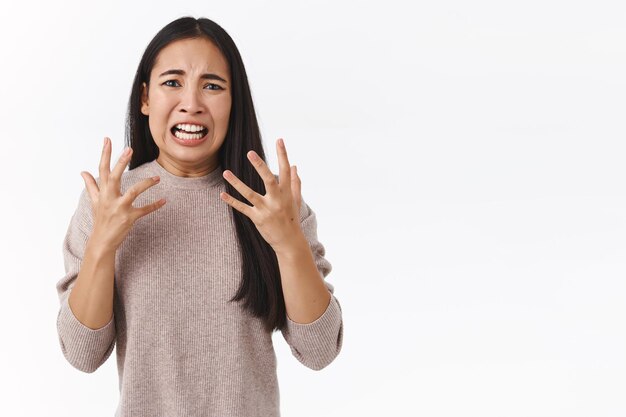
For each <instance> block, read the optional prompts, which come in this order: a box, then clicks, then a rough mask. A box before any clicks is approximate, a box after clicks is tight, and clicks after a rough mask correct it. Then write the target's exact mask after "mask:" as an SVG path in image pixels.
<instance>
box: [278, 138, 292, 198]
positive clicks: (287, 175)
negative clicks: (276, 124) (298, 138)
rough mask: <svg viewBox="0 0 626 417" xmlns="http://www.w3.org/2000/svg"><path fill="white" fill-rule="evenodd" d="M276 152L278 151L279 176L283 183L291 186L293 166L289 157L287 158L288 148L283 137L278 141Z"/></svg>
mask: <svg viewBox="0 0 626 417" xmlns="http://www.w3.org/2000/svg"><path fill="white" fill-rule="evenodd" d="M276 152H277V153H278V169H279V171H278V178H279V182H280V184H281V185H286V186H287V187H291V168H290V165H289V158H287V148H286V147H285V142H284V141H283V139H282V138H279V139H278V140H277V141H276Z"/></svg>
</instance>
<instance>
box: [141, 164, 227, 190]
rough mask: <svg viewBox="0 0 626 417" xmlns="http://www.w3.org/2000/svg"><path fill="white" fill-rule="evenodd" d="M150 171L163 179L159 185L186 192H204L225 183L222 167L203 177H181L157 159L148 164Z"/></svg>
mask: <svg viewBox="0 0 626 417" xmlns="http://www.w3.org/2000/svg"><path fill="white" fill-rule="evenodd" d="M147 167H148V170H149V171H150V172H151V173H152V174H154V175H158V176H159V177H160V178H161V181H160V182H159V184H162V185H165V186H170V187H174V188H181V189H185V190H204V189H207V188H211V187H214V186H216V185H218V184H219V183H221V182H222V181H223V176H222V173H223V172H224V170H223V169H222V166H221V165H218V167H217V168H216V169H214V170H213V171H211V172H209V173H208V174H206V175H203V176H201V177H179V176H178V175H174V174H172V173H171V172H169V171H168V170H166V169H165V168H164V167H163V166H161V164H159V163H158V162H157V160H156V159H154V160H153V161H150V162H148V163H147Z"/></svg>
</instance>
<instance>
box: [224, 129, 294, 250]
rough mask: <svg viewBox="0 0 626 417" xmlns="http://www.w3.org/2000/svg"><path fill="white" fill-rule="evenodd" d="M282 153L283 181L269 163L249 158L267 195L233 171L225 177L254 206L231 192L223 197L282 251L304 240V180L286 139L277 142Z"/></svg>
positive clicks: (249, 155)
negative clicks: (290, 161)
mask: <svg viewBox="0 0 626 417" xmlns="http://www.w3.org/2000/svg"><path fill="white" fill-rule="evenodd" d="M276 152H277V154H278V166H279V175H278V178H279V181H278V182H277V181H276V177H275V176H274V174H273V173H272V171H271V170H270V169H269V167H268V166H267V164H266V163H265V162H264V161H263V160H262V159H261V158H260V157H259V155H258V154H257V153H256V152H254V151H250V152H248V154H247V156H248V159H249V160H250V162H251V163H252V165H253V166H254V168H255V169H256V171H257V172H258V173H259V175H260V176H261V179H262V180H263V183H264V184H265V191H266V194H265V195H260V194H259V193H257V192H256V191H254V190H252V189H251V188H250V187H248V186H247V185H246V184H244V183H243V182H242V181H241V180H240V179H239V178H237V177H236V176H235V174H233V173H232V172H231V171H230V170H224V173H223V176H224V178H225V179H226V181H228V182H229V183H230V184H231V185H232V186H233V187H234V188H235V189H236V190H237V191H239V193H241V195H242V196H244V197H245V198H246V199H247V200H248V201H249V202H250V203H251V204H252V206H249V205H248V204H245V203H243V202H241V201H239V200H237V199H236V198H234V197H233V196H231V195H230V194H228V193H225V192H223V193H221V194H220V197H221V198H222V200H224V201H225V202H226V203H228V204H229V205H230V206H232V207H233V208H234V209H235V210H237V211H239V212H241V213H243V214H245V215H246V216H247V217H248V218H250V220H252V222H254V224H255V226H256V228H257V229H258V231H259V233H260V234H261V236H263V239H265V240H266V241H267V243H269V244H270V246H271V247H272V248H273V249H274V251H276V252H278V251H280V250H282V249H284V248H287V247H289V246H290V245H291V244H292V243H293V242H294V241H295V239H299V238H301V237H302V229H301V228H300V207H301V205H302V196H301V194H300V190H301V181H300V177H299V176H298V173H297V171H296V168H295V166H293V167H291V166H290V165H289V160H288V159H287V149H286V148H285V144H284V142H283V140H282V139H278V140H277V141H276Z"/></svg>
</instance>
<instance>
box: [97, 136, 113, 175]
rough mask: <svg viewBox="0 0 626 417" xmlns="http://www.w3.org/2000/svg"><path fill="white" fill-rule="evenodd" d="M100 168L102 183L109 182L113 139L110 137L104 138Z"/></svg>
mask: <svg viewBox="0 0 626 417" xmlns="http://www.w3.org/2000/svg"><path fill="white" fill-rule="evenodd" d="M98 170H99V171H100V184H107V183H108V182H109V172H110V170H111V139H109V138H108V137H105V138H104V146H103V147H102V155H101V156H100V165H99V168H98Z"/></svg>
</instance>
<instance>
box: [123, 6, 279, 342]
mask: <svg viewBox="0 0 626 417" xmlns="http://www.w3.org/2000/svg"><path fill="white" fill-rule="evenodd" d="M191 38H206V39H208V40H210V41H212V42H213V43H214V44H215V45H216V46H217V47H218V48H219V49H220V51H221V52H222V54H223V55H224V57H225V58H226V61H227V62H228V66H229V68H230V79H231V80H232V86H231V95H232V107H231V111H230V119H229V122H228V132H227V133H226V138H225V139H224V143H223V144H222V146H221V148H220V150H219V152H218V159H219V163H220V165H221V167H222V168H223V169H224V170H226V169H229V170H231V171H232V172H233V173H234V174H235V175H236V176H237V177H238V178H239V179H241V180H242V181H243V182H244V183H245V184H247V185H248V186H249V187H250V188H252V189H253V190H255V191H256V192H257V193H259V194H261V195H264V194H265V185H264V184H263V180H262V179H261V177H260V176H259V174H258V173H257V172H256V170H255V169H254V168H253V167H252V165H251V164H250V162H249V161H248V160H247V158H246V153H247V152H248V151H249V150H254V151H255V152H256V153H257V154H259V156H260V157H261V158H262V159H263V160H264V161H265V152H264V151H263V144H262V142H261V132H260V130H259V125H258V122H257V118H256V113H255V110H254V104H253V103H252V95H251V93H250V86H249V85H248V76H247V75H246V70H245V68H244V65H243V61H242V59H241V55H240V54H239V50H238V49H237V46H235V42H234V41H233V40H232V38H231V37H230V36H229V35H228V33H226V31H225V30H224V29H222V27H221V26H219V25H218V24H217V23H215V22H213V21H212V20H209V19H206V18H199V19H195V18H193V17H182V18H180V19H177V20H174V21H173V22H171V23H169V24H168V25H166V26H165V27H164V28H163V29H161V30H160V31H159V32H158V33H157V34H156V35H155V36H154V38H153V39H152V41H150V43H149V44H148V46H147V48H146V50H145V51H144V53H143V56H142V58H141V61H140V62H139V67H138V68H137V73H136V74H135V79H134V81H133V86H132V90H131V94H130V99H129V102H128V114H127V116H126V146H130V147H132V148H133V154H132V157H131V161H130V164H129V169H131V170H132V169H134V168H136V167H138V166H140V165H142V164H144V163H146V162H150V161H153V160H155V159H156V158H157V157H158V156H159V148H158V147H157V145H156V144H155V142H154V139H153V138H152V134H151V133H150V128H149V126H148V116H145V115H144V114H142V113H141V111H140V109H141V91H142V83H144V82H145V83H146V85H147V86H149V83H150V73H151V71H152V67H153V66H154V62H155V60H156V57H157V55H158V54H159V51H161V49H163V48H164V47H165V46H167V45H168V44H170V43H171V42H173V41H176V40H179V39H191ZM225 184H226V191H227V192H228V194H230V195H232V196H233V197H235V198H237V199H239V200H240V201H244V202H247V200H246V199H245V197H243V196H242V195H241V194H240V193H239V192H238V191H237V190H235V188H233V186H231V185H230V184H229V183H228V182H225ZM230 210H231V211H232V214H233V216H234V223H235V227H236V231H237V238H238V240H239V245H240V247H241V260H242V275H243V280H242V282H241V285H240V287H239V289H238V291H237V293H236V294H235V296H234V297H233V298H232V299H231V300H230V301H231V302H232V301H240V300H243V303H242V307H243V308H245V309H247V310H248V311H249V312H250V313H251V314H252V315H253V316H255V317H259V318H261V319H262V320H263V322H264V326H265V329H266V330H267V331H269V332H273V331H274V330H276V329H281V330H282V329H283V328H284V326H285V324H286V309H285V300H284V297H283V290H282V286H281V282H280V270H279V268H278V260H277V258H276V253H275V252H274V250H273V249H272V247H271V246H270V245H269V244H268V243H267V242H266V241H265V239H263V237H262V236H261V235H260V234H259V232H258V230H257V228H256V226H255V225H254V223H253V222H252V221H251V220H250V219H249V218H248V217H247V216H245V215H244V214H242V213H239V212H238V211H237V210H235V209H234V208H232V207H230Z"/></svg>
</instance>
